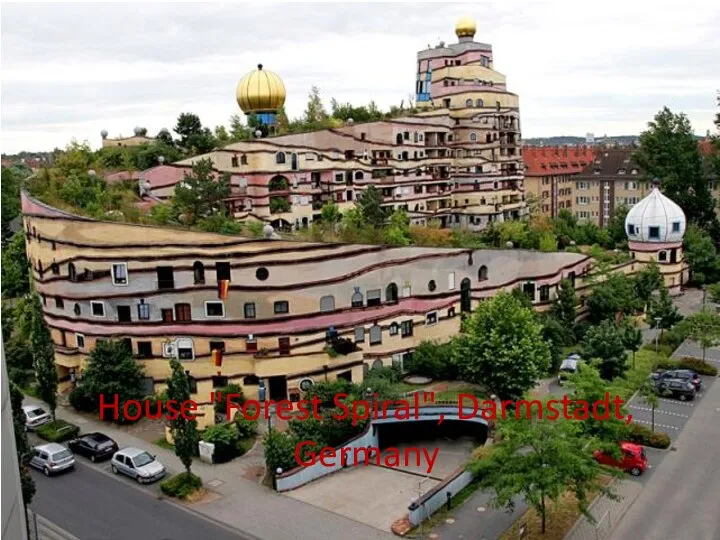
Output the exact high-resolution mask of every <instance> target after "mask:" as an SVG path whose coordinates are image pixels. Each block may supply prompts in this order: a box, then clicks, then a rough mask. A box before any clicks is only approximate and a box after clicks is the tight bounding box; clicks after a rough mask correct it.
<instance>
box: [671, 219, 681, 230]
mask: <svg viewBox="0 0 720 540" xmlns="http://www.w3.org/2000/svg"><path fill="white" fill-rule="evenodd" d="M672 232H680V222H679V221H673V224H672Z"/></svg>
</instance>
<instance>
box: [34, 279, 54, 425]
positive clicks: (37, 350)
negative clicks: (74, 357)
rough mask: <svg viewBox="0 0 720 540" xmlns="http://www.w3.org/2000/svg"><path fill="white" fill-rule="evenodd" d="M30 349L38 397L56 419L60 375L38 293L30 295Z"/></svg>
mask: <svg viewBox="0 0 720 540" xmlns="http://www.w3.org/2000/svg"><path fill="white" fill-rule="evenodd" d="M28 307H29V308H30V314H29V317H28V319H27V320H28V323H29V324H30V334H29V335H30V350H31V351H32V355H33V367H34V368H35V380H36V381H37V385H38V387H37V390H38V397H39V398H40V399H42V400H43V401H44V402H45V403H47V405H48V407H49V408H50V414H51V415H52V418H53V420H55V409H56V408H57V388H58V376H57V368H56V367H55V345H54V344H53V340H52V336H51V335H50V330H48V327H47V325H46V324H45V319H44V318H43V309H42V302H41V301H40V296H38V294H37V293H33V294H32V295H31V297H30V301H29V305H28Z"/></svg>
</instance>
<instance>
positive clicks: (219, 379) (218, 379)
mask: <svg viewBox="0 0 720 540" xmlns="http://www.w3.org/2000/svg"><path fill="white" fill-rule="evenodd" d="M278 155H279V154H278ZM283 155H284V154H283ZM283 163H284V160H283ZM212 385H213V388H225V387H226V386H227V385H228V378H227V377H225V376H224V375H213V377H212Z"/></svg>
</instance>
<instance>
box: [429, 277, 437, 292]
mask: <svg viewBox="0 0 720 540" xmlns="http://www.w3.org/2000/svg"><path fill="white" fill-rule="evenodd" d="M435 289H437V284H436V283H435V280H434V279H431V280H430V281H429V282H428V290H429V291H430V292H433V291H434V290H435Z"/></svg>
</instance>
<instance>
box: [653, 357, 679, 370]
mask: <svg viewBox="0 0 720 540" xmlns="http://www.w3.org/2000/svg"><path fill="white" fill-rule="evenodd" d="M679 367H680V362H678V361H677V360H673V359H672V358H666V359H663V360H660V361H659V362H658V363H657V365H656V366H655V369H678V368H679Z"/></svg>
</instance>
